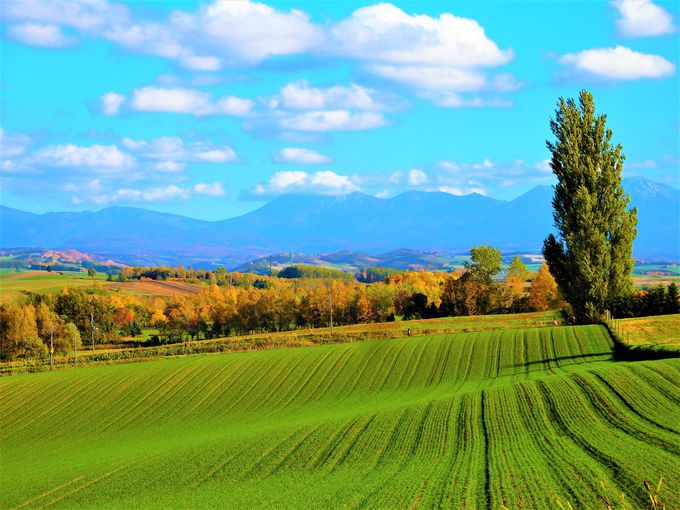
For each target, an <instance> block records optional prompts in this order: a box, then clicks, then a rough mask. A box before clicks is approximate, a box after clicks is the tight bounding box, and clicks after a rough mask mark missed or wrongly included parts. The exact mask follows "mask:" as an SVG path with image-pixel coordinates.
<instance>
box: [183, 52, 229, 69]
mask: <svg viewBox="0 0 680 510" xmlns="http://www.w3.org/2000/svg"><path fill="white" fill-rule="evenodd" d="M181 62H182V65H183V66H184V67H186V68H187V69H190V70H192V71H219V70H220V69H221V68H222V64H221V63H220V59H219V58H217V57H209V56H199V55H186V56H184V57H182V58H181Z"/></svg>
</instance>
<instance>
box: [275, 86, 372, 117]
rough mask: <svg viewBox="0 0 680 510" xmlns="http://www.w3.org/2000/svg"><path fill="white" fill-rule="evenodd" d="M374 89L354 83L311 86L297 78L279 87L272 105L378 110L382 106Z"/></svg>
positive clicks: (314, 108)
mask: <svg viewBox="0 0 680 510" xmlns="http://www.w3.org/2000/svg"><path fill="white" fill-rule="evenodd" d="M374 94H375V91H374V90H371V89H368V88H365V87H361V86H359V85H356V84H354V83H352V84H350V85H348V86H344V85H335V86H332V87H327V88H318V87H312V86H310V85H309V82H307V81H306V80H299V81H296V82H293V83H289V84H288V85H286V86H284V87H282V88H281V94H280V96H279V97H277V98H275V99H274V105H276V106H279V105H280V106H281V107H283V108H288V109H291V110H324V109H331V108H347V109H351V110H379V109H382V108H383V106H382V105H381V104H380V103H379V102H378V101H377V100H376V99H375V97H374Z"/></svg>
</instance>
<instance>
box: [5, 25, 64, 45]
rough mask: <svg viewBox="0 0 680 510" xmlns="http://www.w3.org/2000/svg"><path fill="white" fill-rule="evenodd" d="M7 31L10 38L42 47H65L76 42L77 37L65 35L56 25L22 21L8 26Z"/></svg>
mask: <svg viewBox="0 0 680 510" xmlns="http://www.w3.org/2000/svg"><path fill="white" fill-rule="evenodd" d="M8 33H9V36H10V37H11V38H12V39H15V40H17V41H19V42H22V43H24V44H28V45H29V46H39V47H43V48H66V47H68V46H73V45H74V44H76V42H77V39H75V38H74V37H69V36H67V35H65V34H64V33H63V32H62V31H61V28H60V27H58V26H56V25H40V24H37V23H23V24H21V25H14V26H12V27H10V29H9V30H8Z"/></svg>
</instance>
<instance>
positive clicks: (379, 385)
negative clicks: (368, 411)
mask: <svg viewBox="0 0 680 510" xmlns="http://www.w3.org/2000/svg"><path fill="white" fill-rule="evenodd" d="M407 346H408V344H407V343H402V344H401V345H400V346H399V347H398V348H397V351H396V352H395V353H393V356H392V361H391V363H390V364H389V366H388V367H387V369H384V370H381V371H380V372H376V374H375V376H376V377H374V379H373V384H372V385H371V387H370V389H369V392H370V393H373V394H375V393H380V392H381V391H382V390H383V388H384V387H385V384H386V383H387V381H388V379H389V378H390V375H391V374H392V372H393V371H394V367H395V366H397V364H399V361H400V358H401V354H402V352H404V349H406V347H407ZM381 374H382V377H381V379H380V381H379V382H378V377H380V376H381Z"/></svg>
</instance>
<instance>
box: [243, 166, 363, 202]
mask: <svg viewBox="0 0 680 510" xmlns="http://www.w3.org/2000/svg"><path fill="white" fill-rule="evenodd" d="M354 191H360V188H359V186H358V185H357V184H356V183H355V182H354V180H353V178H352V177H350V176H347V175H338V174H336V173H335V172H331V171H328V170H327V171H322V172H316V173H307V172H301V171H285V172H277V173H275V174H274V175H272V177H271V178H270V179H269V181H267V182H266V183H258V184H257V185H255V187H254V188H253V189H252V190H251V192H250V195H251V196H252V197H255V198H258V197H259V198H266V197H271V196H276V195H284V194H289V193H297V194H319V195H346V194H347V193H352V192H354Z"/></svg>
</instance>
